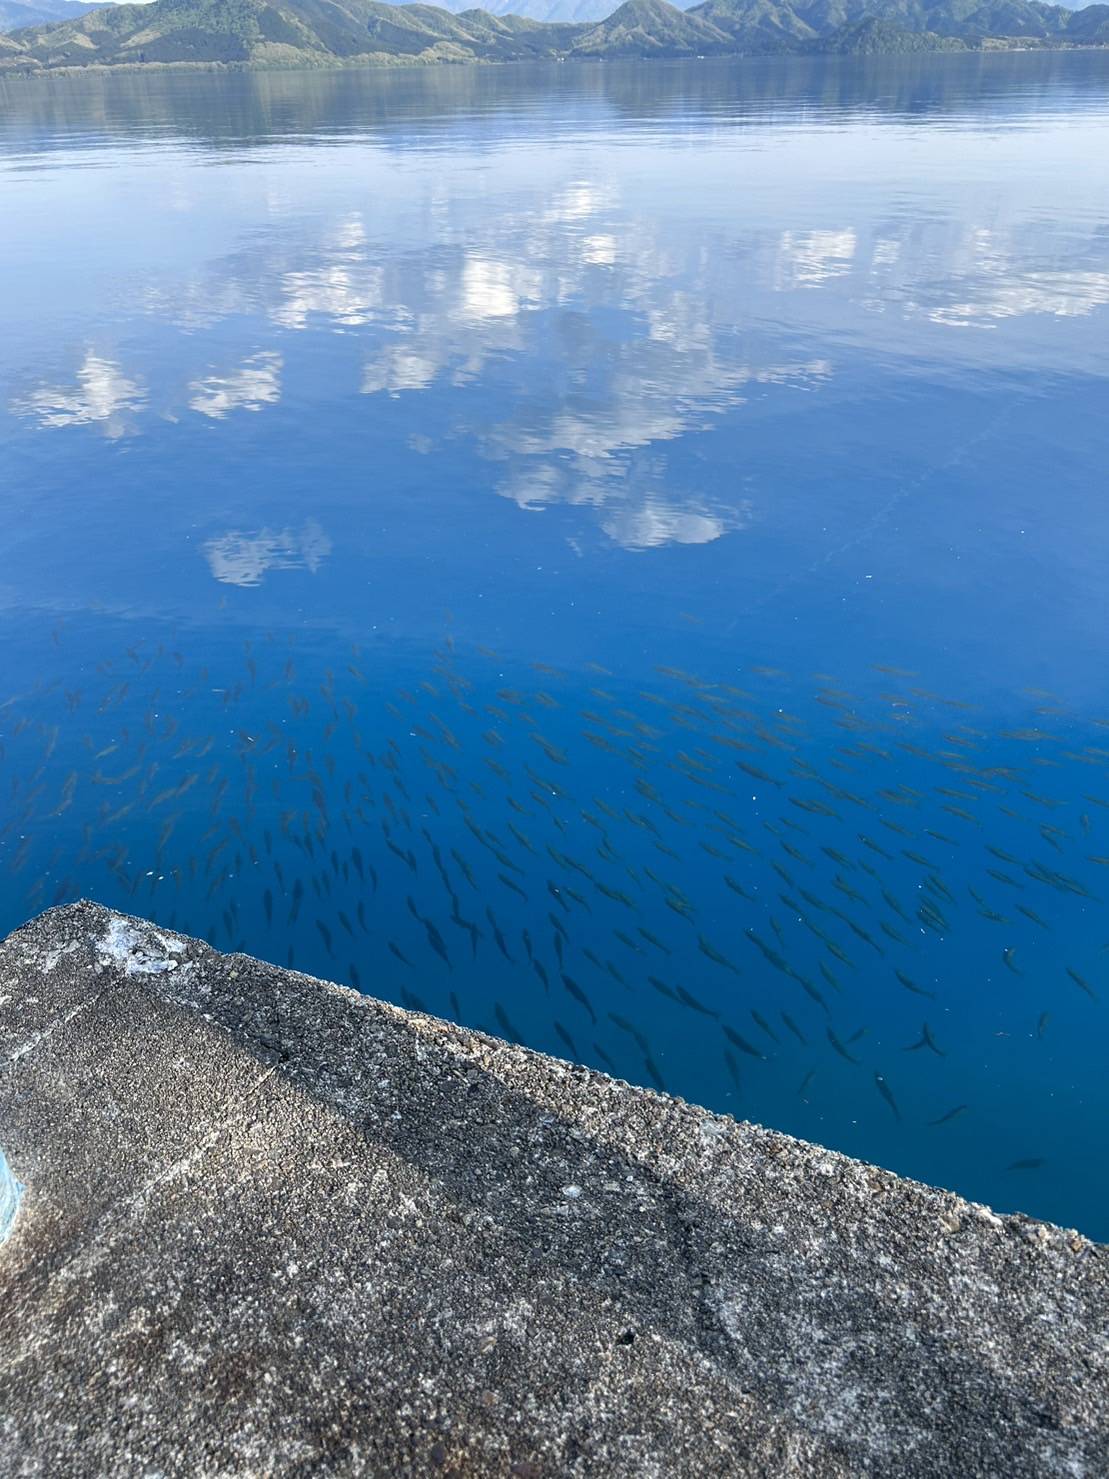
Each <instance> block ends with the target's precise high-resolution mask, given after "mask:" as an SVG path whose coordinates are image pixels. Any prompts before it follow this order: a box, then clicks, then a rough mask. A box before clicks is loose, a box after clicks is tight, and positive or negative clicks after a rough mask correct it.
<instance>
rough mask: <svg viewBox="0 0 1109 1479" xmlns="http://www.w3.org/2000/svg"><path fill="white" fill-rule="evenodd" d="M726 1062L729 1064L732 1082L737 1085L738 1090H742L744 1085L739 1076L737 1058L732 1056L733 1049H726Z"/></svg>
mask: <svg viewBox="0 0 1109 1479" xmlns="http://www.w3.org/2000/svg"><path fill="white" fill-rule="evenodd" d="M724 1063H725V1065H726V1066H727V1069H728V1075H729V1077H730V1078H731V1080H732V1083H733V1084H734V1085H735V1087H736V1092H737V1093H739V1092H741V1090H742V1085H741V1083H740V1078H739V1065H738V1064H737V1063H736V1061H735V1058H734V1057H733V1056H732V1053H731V1050H730V1049H729V1048H725V1049H724Z"/></svg>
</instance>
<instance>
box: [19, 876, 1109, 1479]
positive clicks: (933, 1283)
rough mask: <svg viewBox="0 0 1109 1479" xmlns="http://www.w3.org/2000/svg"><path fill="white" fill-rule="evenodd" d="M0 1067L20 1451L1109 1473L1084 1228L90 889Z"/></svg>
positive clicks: (474, 1467)
mask: <svg viewBox="0 0 1109 1479" xmlns="http://www.w3.org/2000/svg"><path fill="white" fill-rule="evenodd" d="M370 984H371V989H372V983H370ZM0 1063H2V1064H3V1070H2V1073H0V1145H3V1147H4V1149H5V1150H6V1152H7V1155H8V1159H9V1161H10V1163H11V1166H12V1169H13V1171H14V1174H15V1176H16V1177H17V1178H18V1180H19V1181H20V1182H22V1183H23V1184H24V1186H25V1190H24V1192H23V1197H22V1203H21V1205H20V1207H19V1210H18V1213H17V1215H16V1218H15V1221H14V1224H13V1227H12V1231H11V1234H10V1236H9V1238H8V1240H7V1241H6V1242H5V1243H4V1244H3V1246H2V1247H0V1470H2V1471H3V1472H5V1473H28V1474H47V1473H49V1474H66V1475H80V1474H109V1473H110V1474H113V1475H127V1474H140V1473H141V1474H148V1473H161V1474H176V1473H188V1474H220V1475H223V1474H246V1473H250V1474H307V1473H315V1472H321V1473H323V1472H326V1473H365V1474H374V1475H376V1474H381V1475H399V1474H413V1475H416V1474H419V1475H426V1474H436V1473H442V1474H447V1475H450V1474H458V1475H496V1476H499V1475H506V1476H510V1475H515V1476H528V1475H531V1476H541V1475H543V1476H545V1475H564V1474H571V1475H578V1474H580V1475H590V1474H597V1475H606V1476H607V1475H629V1476H630V1475H636V1476H645V1475H660V1476H663V1475H665V1476H670V1475H686V1474H689V1475H717V1474H719V1475H736V1474H775V1475H779V1474H782V1475H813V1476H816V1475H820V1476H826V1475H841V1474H842V1475H848V1474H889V1475H894V1474H896V1475H899V1476H905V1475H929V1476H931V1475H935V1474H938V1473H970V1474H973V1473H981V1474H995V1473H1004V1474H1006V1475H1044V1474H1067V1475H1074V1474H1089V1475H1095V1474H1101V1473H1106V1472H1109V1438H1107V1419H1109V1359H1107V1349H1106V1330H1107V1328H1109V1252H1107V1250H1106V1249H1105V1248H1103V1247H1101V1246H1099V1245H1095V1244H1091V1243H1089V1242H1087V1241H1086V1240H1084V1239H1083V1238H1082V1237H1080V1236H1078V1235H1077V1234H1075V1233H1072V1232H1067V1231H1064V1230H1062V1229H1059V1228H1056V1227H1052V1226H1049V1225H1047V1224H1044V1223H1038V1222H1033V1221H1030V1220H1029V1219H1026V1218H1022V1217H1004V1218H1002V1217H998V1216H996V1215H995V1214H993V1213H992V1212H990V1211H989V1210H988V1209H986V1208H983V1207H978V1206H974V1205H972V1204H969V1203H967V1202H964V1201H962V1200H961V1199H959V1198H958V1197H956V1196H953V1195H951V1194H948V1193H945V1192H942V1191H938V1190H934V1189H931V1188H928V1187H924V1186H921V1185H918V1184H916V1183H914V1182H909V1181H905V1180H902V1179H900V1178H898V1177H896V1176H894V1175H891V1174H889V1173H887V1172H884V1171H880V1170H877V1169H875V1168H874V1167H871V1166H868V1165H864V1164H862V1163H860V1162H857V1161H852V1160H849V1159H847V1158H846V1157H843V1156H840V1155H836V1154H833V1153H832V1152H829V1151H827V1150H824V1149H822V1148H820V1147H819V1146H815V1145H809V1144H805V1143H803V1142H800V1141H796V1140H793V1139H790V1138H788V1137H786V1136H782V1135H778V1134H775V1133H774V1132H773V1131H770V1130H765V1129H761V1128H758V1127H755V1126H751V1125H746V1124H739V1123H736V1122H735V1121H733V1120H730V1119H727V1118H725V1117H721V1116H716V1115H713V1114H710V1113H708V1112H707V1111H705V1110H702V1109H699V1108H697V1107H696V1106H693V1105H689V1104H685V1103H683V1102H681V1101H677V1100H673V1099H670V1098H667V1097H666V1096H664V1095H659V1094H655V1093H651V1092H649V1091H645V1090H642V1089H637V1088H632V1087H630V1086H629V1085H627V1084H624V1083H620V1082H617V1081H615V1080H612V1079H609V1078H606V1077H605V1076H603V1075H601V1074H598V1073H595V1072H593V1071H591V1070H588V1069H585V1068H579V1067H574V1066H571V1065H569V1064H567V1063H562V1062H559V1061H556V1060H554V1059H551V1058H547V1057H544V1056H542V1055H540V1054H536V1053H532V1052H529V1051H527V1050H525V1049H523V1048H519V1047H515V1046H512V1045H510V1044H508V1043H504V1042H499V1041H497V1040H495V1039H492V1038H489V1037H486V1036H484V1035H482V1034H480V1033H474V1032H469V1031H466V1030H464V1029H462V1028H459V1027H456V1026H454V1025H452V1024H450V1023H446V1022H442V1021H439V1020H437V1019H434V1018H431V1017H426V1016H422V1015H419V1014H413V1013H410V1012H406V1011H402V1010H400V1009H398V1008H395V1007H392V1006H389V1005H386V1004H383V1003H381V1002H378V1001H375V1000H372V999H368V998H361V997H359V996H357V995H355V993H353V992H351V991H349V990H347V989H345V988H340V987H335V986H332V985H328V984H326V983H323V982H320V981H316V980H314V979H312V978H310V977H307V976H303V975H299V974H297V973H296V972H292V971H287V970H281V969H278V968H275V967H272V966H269V965H265V964H263V963H261V962H259V961H256V960H253V959H250V958H247V957H244V956H222V955H219V954H218V953H217V952H215V951H213V950H212V949H210V948H209V947H208V946H207V945H204V944H202V943H200V942H197V941H195V940H191V939H187V938H185V937H182V936H177V935H173V934H170V933H168V932H167V931H165V930H163V929H160V928H158V927H156V926H153V925H150V924H147V923H145V922H143V921H141V920H136V919H128V918H124V917H123V916H120V915H117V914H113V913H111V912H109V911H108V910H105V909H103V908H100V907H99V906H96V905H93V904H75V905H71V906H67V907H65V908H61V909H56V910H52V911H50V912H49V913H47V914H45V915H43V916H41V917H40V918H39V919H36V920H34V921H33V922H32V923H30V924H28V925H27V926H26V927H25V928H23V929H22V930H19V931H18V932H17V933H15V934H14V935H12V936H10V937H9V938H8V940H6V941H5V942H4V943H3V944H2V945H0Z"/></svg>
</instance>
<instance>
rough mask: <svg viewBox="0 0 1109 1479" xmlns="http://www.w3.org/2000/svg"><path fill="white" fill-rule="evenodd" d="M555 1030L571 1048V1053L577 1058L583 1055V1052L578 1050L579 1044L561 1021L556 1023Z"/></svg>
mask: <svg viewBox="0 0 1109 1479" xmlns="http://www.w3.org/2000/svg"><path fill="white" fill-rule="evenodd" d="M554 1030H555V1031H556V1032H557V1033H558V1035H559V1037H560V1038H561V1039H562V1041H563V1042H564V1043H565V1044H566V1046H567V1047H568V1048H569V1049H570V1051H571V1053H573V1055H574V1057H575V1058H576V1059H577V1058H580V1057H581V1054H580V1053H579V1052H578V1045H577V1043H576V1042H575V1041H574V1039H573V1038H572V1037H571V1036H570V1034H569V1033H568V1032H567V1031H566V1028H565V1027H563V1025H562V1023H561V1022H556V1023H555V1024H554Z"/></svg>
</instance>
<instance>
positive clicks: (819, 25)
mask: <svg viewBox="0 0 1109 1479" xmlns="http://www.w3.org/2000/svg"><path fill="white" fill-rule="evenodd" d="M1014 44H1020V45H1035V46H1073V45H1106V44H1109V5H1091V6H1088V7H1087V8H1086V9H1084V10H1078V11H1072V10H1069V9H1066V8H1065V7H1063V6H1060V5H1047V4H1040V3H1038V0H792V3H788V4H787V3H778V0H704V3H703V4H699V5H696V6H694V7H693V8H692V9H691V10H679V9H677V8H676V7H675V6H673V5H670V4H668V3H667V0H627V3H626V4H624V5H621V6H620V8H619V9H618V10H616V11H614V12H613V14H612V15H610V16H608V17H607V18H606V19H604V20H600V21H588V22H581V23H554V24H548V23H544V22H541V21H535V20H528V19H525V18H523V17H521V16H518V15H512V14H502V15H492V14H490V13H489V12H488V11H484V10H465V11H462V12H461V13H459V14H453V13H452V12H450V11H447V10H442V9H439V8H438V7H435V6H430V5H400V6H398V5H384V4H380V3H378V0H155V3H154V4H151V5H103V6H97V7H95V8H94V9H91V10H89V11H87V12H86V13H84V14H81V15H78V16H76V17H75V18H72V19H67V20H62V21H60V22H53V23H49V24H37V25H33V26H28V27H25V28H22V29H18V30H15V31H13V32H10V33H9V34H7V35H0V72H7V73H13V72H14V73H29V72H38V71H42V70H46V69H56V68H61V67H88V66H93V65H98V66H111V67H115V66H142V65H153V64H163V65H165V64H171V65H181V64H194V65H198V64H199V65H213V64H214V65H220V64H223V65H234V66H256V67H294V66H336V65H350V64H355V63H363V62H367V63H391V64H396V63H433V62H518V61H528V60H541V59H546V60H552V61H563V60H573V59H601V58H619V57H709V56H757V55H773V54H775V53H793V54H812V53H820V52H828V53H877V52H894V53H896V52H910V51H921V50H940V49H944V50H960V49H965V48H980V47H990V46H999V45H1014Z"/></svg>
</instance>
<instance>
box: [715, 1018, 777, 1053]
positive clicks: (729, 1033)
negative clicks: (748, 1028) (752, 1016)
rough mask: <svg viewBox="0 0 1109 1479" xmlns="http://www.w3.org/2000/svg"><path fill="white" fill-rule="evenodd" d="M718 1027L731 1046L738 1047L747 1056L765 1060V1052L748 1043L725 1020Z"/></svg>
mask: <svg viewBox="0 0 1109 1479" xmlns="http://www.w3.org/2000/svg"><path fill="white" fill-rule="evenodd" d="M720 1027H721V1031H722V1032H723V1034H724V1036H725V1037H726V1038H727V1039H728V1041H729V1042H730V1043H731V1044H732V1046H733V1047H735V1048H738V1049H739V1051H740V1052H741V1053H746V1054H747V1056H748V1057H749V1058H762V1059H764V1060H765V1058H766V1054H765V1053H760V1052H759V1050H758V1048H756V1047H755V1045H754V1044H753V1043H749V1042H748V1041H747V1039H746V1038H745V1037H741V1036H740V1034H739V1033H738V1032H737V1031H736V1030H735V1028H734V1027H730V1026H729V1025H728V1023H727V1022H722V1023H721V1024H720Z"/></svg>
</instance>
